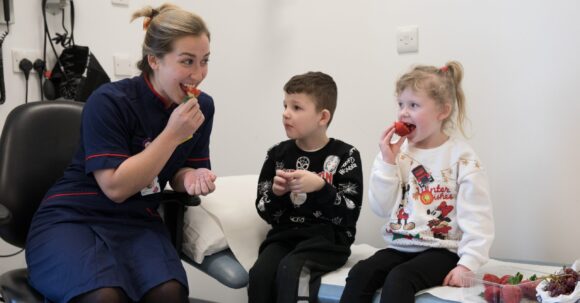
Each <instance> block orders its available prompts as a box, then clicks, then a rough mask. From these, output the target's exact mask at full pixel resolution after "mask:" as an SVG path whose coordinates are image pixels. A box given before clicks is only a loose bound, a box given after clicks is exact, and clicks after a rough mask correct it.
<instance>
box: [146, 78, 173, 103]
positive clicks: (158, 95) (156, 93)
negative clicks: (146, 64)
mask: <svg viewBox="0 0 580 303" xmlns="http://www.w3.org/2000/svg"><path fill="white" fill-rule="evenodd" d="M143 78H145V83H147V86H148V87H149V89H150V90H151V92H152V93H153V94H154V95H155V97H157V98H159V100H161V102H162V103H163V106H164V107H165V108H170V107H171V105H172V104H173V102H171V101H169V100H167V99H165V98H164V97H162V96H161V95H160V94H159V93H158V92H157V91H156V90H155V88H154V87H153V84H151V82H150V81H149V77H147V75H145V76H143Z"/></svg>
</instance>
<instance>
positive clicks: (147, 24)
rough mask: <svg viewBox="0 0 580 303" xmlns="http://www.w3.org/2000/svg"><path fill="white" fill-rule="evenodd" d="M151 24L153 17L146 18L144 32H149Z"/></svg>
mask: <svg viewBox="0 0 580 303" xmlns="http://www.w3.org/2000/svg"><path fill="white" fill-rule="evenodd" d="M150 23H151V17H145V18H144V19H143V30H144V31H147V29H148V28H149V24H150Z"/></svg>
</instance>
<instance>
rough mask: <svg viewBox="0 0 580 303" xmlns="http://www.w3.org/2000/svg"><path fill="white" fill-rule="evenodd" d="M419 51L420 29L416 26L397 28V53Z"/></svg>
mask: <svg viewBox="0 0 580 303" xmlns="http://www.w3.org/2000/svg"><path fill="white" fill-rule="evenodd" d="M417 51H419V29H418V27H417V26H416V25H411V26H403V27H399V28H397V52H398V53H399V54H402V53H414V52H417Z"/></svg>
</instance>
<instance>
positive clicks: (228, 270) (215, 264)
mask: <svg viewBox="0 0 580 303" xmlns="http://www.w3.org/2000/svg"><path fill="white" fill-rule="evenodd" d="M181 259H182V260H183V261H185V262H187V263H188V264H190V265H191V266H193V267H195V268H197V269H199V270H201V271H203V272H204V273H206V274H207V275H208V276H210V277H212V278H214V279H216V280H218V281H219V282H220V283H222V284H223V285H225V286H227V287H229V288H235V289H238V288H242V287H246V286H247V285H248V281H249V279H250V278H249V276H248V272H247V271H246V270H245V269H244V267H243V266H242V264H240V262H238V260H237V259H236V257H235V256H234V254H233V253H232V251H231V250H229V249H225V250H222V251H220V252H217V253H215V254H212V255H209V256H206V257H205V258H203V262H201V264H199V263H196V262H195V261H193V260H191V259H190V258H189V257H187V256H186V255H185V254H181Z"/></svg>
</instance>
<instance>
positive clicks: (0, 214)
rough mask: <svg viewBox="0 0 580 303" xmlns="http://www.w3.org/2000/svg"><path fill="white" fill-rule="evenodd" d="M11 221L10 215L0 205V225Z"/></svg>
mask: <svg viewBox="0 0 580 303" xmlns="http://www.w3.org/2000/svg"><path fill="white" fill-rule="evenodd" d="M10 219H12V213H11V212H10V210H9V209H8V208H6V206H4V205H2V204H0V225H3V224H5V223H7V222H8V221H10Z"/></svg>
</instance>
